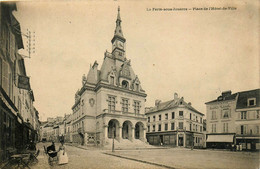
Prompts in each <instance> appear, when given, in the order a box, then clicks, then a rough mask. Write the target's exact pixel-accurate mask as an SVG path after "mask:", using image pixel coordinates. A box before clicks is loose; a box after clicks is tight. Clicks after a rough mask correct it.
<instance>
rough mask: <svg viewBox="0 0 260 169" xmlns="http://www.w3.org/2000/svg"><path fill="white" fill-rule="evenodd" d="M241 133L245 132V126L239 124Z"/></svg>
mask: <svg viewBox="0 0 260 169" xmlns="http://www.w3.org/2000/svg"><path fill="white" fill-rule="evenodd" d="M241 134H246V126H245V125H241Z"/></svg>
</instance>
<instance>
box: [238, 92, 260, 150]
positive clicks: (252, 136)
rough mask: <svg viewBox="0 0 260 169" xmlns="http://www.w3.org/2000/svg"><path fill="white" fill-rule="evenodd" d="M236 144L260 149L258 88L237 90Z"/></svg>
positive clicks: (259, 95)
mask: <svg viewBox="0 0 260 169" xmlns="http://www.w3.org/2000/svg"><path fill="white" fill-rule="evenodd" d="M235 114H236V115H235V126H236V144H242V149H246V150H259V149H260V132H259V127H260V89H256V90H250V91H244V92H239V93H238V97H237V104H236V112H235Z"/></svg>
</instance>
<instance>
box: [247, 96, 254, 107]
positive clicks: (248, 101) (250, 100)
mask: <svg viewBox="0 0 260 169" xmlns="http://www.w3.org/2000/svg"><path fill="white" fill-rule="evenodd" d="M255 105H256V98H250V99H248V100H247V106H255Z"/></svg>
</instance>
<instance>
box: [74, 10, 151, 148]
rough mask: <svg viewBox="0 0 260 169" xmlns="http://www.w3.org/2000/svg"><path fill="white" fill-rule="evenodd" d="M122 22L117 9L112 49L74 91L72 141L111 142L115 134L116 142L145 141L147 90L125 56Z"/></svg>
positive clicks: (86, 143) (90, 70) (106, 143)
mask: <svg viewBox="0 0 260 169" xmlns="http://www.w3.org/2000/svg"><path fill="white" fill-rule="evenodd" d="M121 22H122V21H121V17H120V9H118V14H117V19H116V28H115V31H114V36H113V38H112V40H111V43H112V52H111V53H109V52H108V51H106V52H105V53H104V60H103V63H102V66H101V68H100V69H98V63H97V62H94V64H93V66H91V67H90V69H89V72H88V74H87V76H83V78H82V87H81V89H80V90H78V91H77V92H76V94H75V103H74V105H73V106H72V111H73V115H72V122H71V123H72V132H73V142H77V143H80V144H85V145H91V144H101V145H108V144H110V143H111V142H112V141H111V140H112V138H115V140H116V142H117V143H120V142H125V141H126V142H128V143H129V144H131V143H135V142H136V141H138V140H139V141H142V142H145V141H146V125H145V124H146V117H145V98H146V93H145V91H144V90H143V89H142V86H141V82H140V80H139V78H138V76H137V75H136V74H135V73H134V70H133V69H132V66H131V64H132V63H131V61H130V60H129V59H127V57H126V51H125V50H126V47H125V42H126V39H125V38H124V36H123V31H122V26H121Z"/></svg>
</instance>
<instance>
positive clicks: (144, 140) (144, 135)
mask: <svg viewBox="0 0 260 169" xmlns="http://www.w3.org/2000/svg"><path fill="white" fill-rule="evenodd" d="M146 130H147V128H144V132H143V133H144V134H143V138H142V139H143V140H142V141H143V142H147V140H146Z"/></svg>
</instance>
